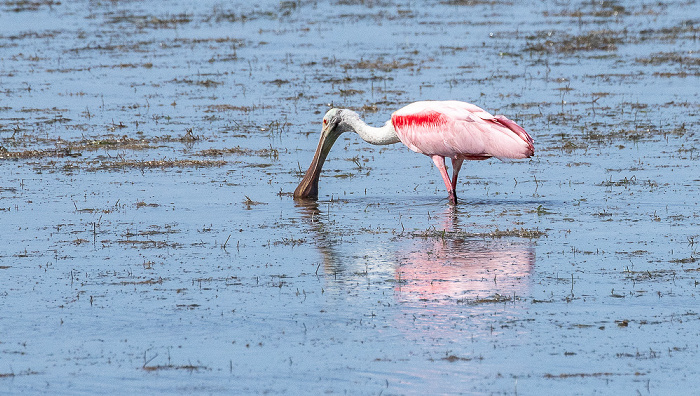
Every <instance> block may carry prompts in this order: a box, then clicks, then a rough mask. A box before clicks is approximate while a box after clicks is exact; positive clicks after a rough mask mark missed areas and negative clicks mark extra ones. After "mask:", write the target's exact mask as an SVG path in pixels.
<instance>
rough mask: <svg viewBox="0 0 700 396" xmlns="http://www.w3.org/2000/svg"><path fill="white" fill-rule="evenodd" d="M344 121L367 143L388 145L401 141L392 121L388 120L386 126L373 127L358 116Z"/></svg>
mask: <svg viewBox="0 0 700 396" xmlns="http://www.w3.org/2000/svg"><path fill="white" fill-rule="evenodd" d="M344 121H345V123H346V124H347V125H348V126H349V127H350V129H352V130H354V131H355V132H356V133H357V134H358V135H360V137H361V138H362V140H364V141H365V142H367V143H370V144H378V145H386V144H394V143H398V142H399V141H400V140H399V137H398V135H396V130H394V125H393V124H392V123H391V121H387V123H386V124H384V126H382V127H379V128H375V127H371V126H369V125H367V124H365V122H364V121H362V120H361V119H359V118H357V117H350V118H348V119H346V120H344Z"/></svg>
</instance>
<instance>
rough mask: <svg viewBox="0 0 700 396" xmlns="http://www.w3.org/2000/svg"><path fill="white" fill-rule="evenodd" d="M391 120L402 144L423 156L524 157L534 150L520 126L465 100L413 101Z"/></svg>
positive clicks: (393, 115)
mask: <svg viewBox="0 0 700 396" xmlns="http://www.w3.org/2000/svg"><path fill="white" fill-rule="evenodd" d="M391 122H392V124H393V126H394V130H395V131H396V134H397V135H398V137H399V139H401V142H402V143H404V144H405V145H406V146H408V148H410V149H411V150H413V151H415V152H417V153H421V154H425V155H440V156H443V157H450V158H461V159H486V158H489V157H497V158H528V157H531V156H532V155H533V154H534V151H535V148H534V144H533V143H534V142H533V140H532V137H530V135H529V134H528V133H527V132H526V131H525V130H524V129H523V128H522V127H520V125H518V124H516V123H515V122H514V121H511V120H509V119H508V118H506V117H505V116H501V115H497V116H493V115H491V114H490V113H488V112H487V111H485V110H483V109H481V108H480V107H478V106H476V105H473V104H470V103H466V102H460V101H421V102H415V103H412V104H410V105H408V106H405V107H403V108H401V109H399V110H397V111H396V112H394V114H392V116H391Z"/></svg>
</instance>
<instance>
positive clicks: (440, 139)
mask: <svg viewBox="0 0 700 396" xmlns="http://www.w3.org/2000/svg"><path fill="white" fill-rule="evenodd" d="M348 131H353V132H356V133H357V134H358V135H360V137H361V138H362V139H364V140H365V141H366V142H367V143H371V144H379V145H385V144H393V143H398V142H401V143H403V144H405V145H406V146H408V148H410V149H411V150H413V151H415V152H416V153H420V154H425V155H427V156H429V157H431V158H432V159H433V162H434V163H435V166H437V168H438V169H439V170H440V174H441V175H442V179H443V181H444V182H445V187H447V193H448V196H449V199H450V201H451V202H452V203H457V193H456V191H455V189H456V187H457V175H458V174H459V170H460V168H461V167H462V162H464V160H485V159H488V158H491V157H496V158H499V159H505V158H515V159H520V158H529V157H531V156H532V155H533V154H534V153H535V146H534V141H533V140H532V137H530V135H529V134H528V133H527V132H525V130H524V129H523V128H522V127H520V125H518V124H516V123H515V122H513V121H511V120H509V119H508V118H506V117H505V116H502V115H496V116H493V115H491V114H489V113H488V112H486V111H484V110H483V109H481V108H480V107H478V106H475V105H473V104H470V103H466V102H460V101H455V100H451V101H422V102H415V103H411V104H410V105H408V106H406V107H403V108H401V109H399V110H397V111H396V112H394V114H392V115H391V119H390V120H389V121H387V122H386V124H384V126H382V127H379V128H374V127H371V126H369V125H367V124H365V123H364V122H363V121H362V120H361V119H360V117H359V116H358V115H357V113H355V112H354V111H352V110H347V109H331V110H328V112H327V113H326V115H325V116H324V117H323V130H322V132H321V140H320V141H319V142H318V147H317V148H316V154H314V158H313V160H312V161H311V166H309V170H307V171H306V175H304V178H303V179H302V180H301V182H300V183H299V186H298V187H297V189H296V190H295V191H294V198H301V199H316V198H318V179H319V177H320V175H321V168H322V167H323V163H324V161H325V160H326V156H328V153H329V152H330V151H331V147H333V143H335V141H336V140H337V139H338V137H339V136H340V135H341V134H342V133H343V132H348ZM446 157H449V158H450V159H451V160H452V179H450V177H449V176H448V174H447V169H445V158H446Z"/></svg>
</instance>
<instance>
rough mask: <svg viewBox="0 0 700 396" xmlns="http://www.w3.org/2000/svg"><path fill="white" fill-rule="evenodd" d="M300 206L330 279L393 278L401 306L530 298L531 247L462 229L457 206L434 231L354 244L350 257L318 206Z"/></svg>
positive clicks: (449, 209)
mask: <svg viewBox="0 0 700 396" xmlns="http://www.w3.org/2000/svg"><path fill="white" fill-rule="evenodd" d="M321 205H323V204H321ZM297 206H298V207H299V209H300V212H301V214H302V216H303V217H304V218H305V219H306V220H307V221H308V222H309V223H310V225H311V228H312V230H313V232H314V234H315V235H314V238H315V240H316V244H317V248H318V250H319V252H320V253H321V255H322V257H323V271H324V272H325V273H326V274H332V275H334V276H335V277H337V275H338V274H340V273H343V277H344V278H347V277H348V276H350V277H352V276H355V277H357V278H358V279H357V280H360V278H366V277H379V278H377V279H375V280H376V281H377V282H386V280H387V279H386V278H387V277H391V278H393V282H394V294H395V298H396V300H397V302H400V303H402V304H424V303H429V304H431V305H435V304H443V303H448V304H449V303H454V302H465V303H470V302H484V301H493V302H497V301H507V300H510V299H512V298H514V297H516V298H517V297H518V296H524V295H527V294H528V293H529V289H530V283H531V281H530V275H531V273H532V270H533V268H534V263H535V249H534V246H533V244H532V242H530V241H529V240H525V241H523V240H521V239H514V238H490V237H484V236H483V235H481V236H480V235H479V231H483V230H474V229H473V228H474V225H472V224H468V225H465V226H462V225H461V224H460V217H464V216H463V215H464V214H461V213H460V212H459V209H458V207H447V208H445V210H444V212H443V213H440V214H437V215H432V218H433V221H434V222H435V223H434V224H433V226H432V227H431V230H429V231H426V232H423V233H403V234H402V235H403V237H400V238H394V239H393V240H392V241H391V242H388V239H389V238H387V240H385V241H383V242H377V243H376V244H372V243H370V244H357V243H353V248H354V249H353V251H352V252H351V253H350V254H346V253H345V252H344V246H345V245H346V244H344V243H342V242H341V241H340V238H341V237H340V236H336V235H335V234H334V233H333V232H332V231H330V230H329V225H328V224H327V222H328V220H327V218H326V217H325V213H324V212H323V211H322V210H321V209H320V208H319V204H318V203H316V202H302V203H297ZM321 207H322V206H321ZM460 215H461V216H460ZM358 245H359V247H358ZM368 271H369V272H373V273H371V274H367V272H368Z"/></svg>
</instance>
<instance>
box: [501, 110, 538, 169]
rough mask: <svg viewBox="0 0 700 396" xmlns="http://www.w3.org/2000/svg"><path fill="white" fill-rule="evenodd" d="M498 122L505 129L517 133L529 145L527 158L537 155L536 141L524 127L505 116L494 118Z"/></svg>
mask: <svg viewBox="0 0 700 396" xmlns="http://www.w3.org/2000/svg"><path fill="white" fill-rule="evenodd" d="M494 118H495V119H496V121H498V122H499V123H501V125H503V126H504V127H506V128H508V129H510V130H511V131H513V133H515V134H516V135H517V136H518V137H519V138H521V139H522V140H523V141H524V142H525V143H527V152H526V153H525V158H529V157H532V156H533V155H534V154H535V141H534V140H533V139H532V136H530V134H529V133H527V131H525V129H523V127H521V126H520V125H518V124H517V123H516V122H515V121H512V120H510V119H508V118H507V117H506V116H504V115H500V114H499V115H496V116H494Z"/></svg>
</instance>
